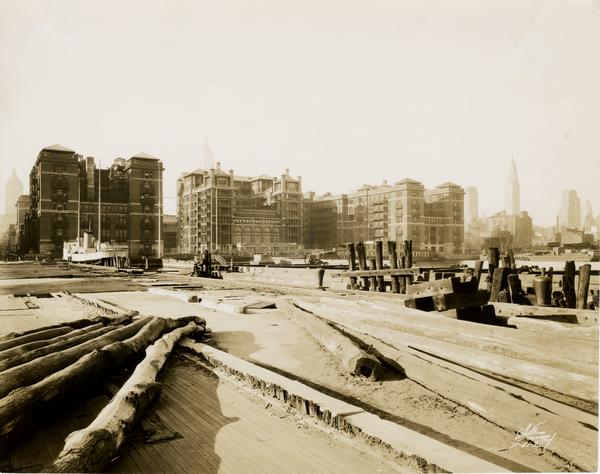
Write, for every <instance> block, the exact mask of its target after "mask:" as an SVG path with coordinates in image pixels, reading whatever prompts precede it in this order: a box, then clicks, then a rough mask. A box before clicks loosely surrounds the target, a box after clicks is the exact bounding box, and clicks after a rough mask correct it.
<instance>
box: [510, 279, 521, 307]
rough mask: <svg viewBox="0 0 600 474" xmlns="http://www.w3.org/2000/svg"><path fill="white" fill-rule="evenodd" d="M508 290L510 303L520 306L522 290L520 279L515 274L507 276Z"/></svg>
mask: <svg viewBox="0 0 600 474" xmlns="http://www.w3.org/2000/svg"><path fill="white" fill-rule="evenodd" d="M508 290H509V292H510V302H511V303H514V304H521V303H522V301H523V288H522V287H521V279H520V278H519V275H517V274H516V273H513V274H511V275H508Z"/></svg>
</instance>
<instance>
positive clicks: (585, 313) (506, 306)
mask: <svg viewBox="0 0 600 474" xmlns="http://www.w3.org/2000/svg"><path fill="white" fill-rule="evenodd" d="M494 307H495V308H496V314H497V315H499V316H500V315H502V316H528V317H536V316H540V317H547V318H550V319H552V317H553V316H556V318H555V319H554V320H555V321H559V322H571V323H574V324H580V325H584V326H597V324H598V312H597V311H591V310H586V309H574V308H573V309H569V308H549V307H544V306H523V305H516V304H510V303H494Z"/></svg>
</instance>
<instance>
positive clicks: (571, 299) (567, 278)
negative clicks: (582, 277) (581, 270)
mask: <svg viewBox="0 0 600 474" xmlns="http://www.w3.org/2000/svg"><path fill="white" fill-rule="evenodd" d="M562 284H563V293H564V295H565V300H566V303H567V308H574V307H575V303H576V296H575V262H574V261H573V260H567V261H566V262H565V273H564V274H563V277H562Z"/></svg>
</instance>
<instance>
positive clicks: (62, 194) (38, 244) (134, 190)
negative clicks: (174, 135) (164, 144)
mask: <svg viewBox="0 0 600 474" xmlns="http://www.w3.org/2000/svg"><path fill="white" fill-rule="evenodd" d="M162 173H163V166H162V162H161V161H160V160H159V159H158V158H155V157H153V156H151V155H148V154H145V153H140V154H138V155H135V156H133V157H131V158H129V159H128V160H125V159H123V158H117V159H116V160H114V162H113V163H112V165H111V166H110V167H109V168H106V169H101V168H99V167H96V165H95V161H94V158H93V157H87V158H83V157H82V156H81V155H78V154H76V153H75V152H74V151H73V150H70V149H68V148H65V147H63V146H61V145H54V146H50V147H46V148H44V149H43V150H42V151H40V153H39V155H38V158H37V160H36V162H35V165H34V166H33V168H32V170H31V173H30V176H29V178H30V179H29V181H30V199H31V207H30V212H29V215H28V217H27V218H26V219H25V223H24V228H25V233H26V234H29V235H28V236H27V239H26V240H27V241H28V242H30V246H29V248H28V249H27V250H28V252H30V253H35V254H40V255H44V256H53V257H60V256H62V250H63V242H64V241H66V240H75V239H77V238H79V237H82V236H83V232H85V231H89V232H91V233H93V235H94V236H95V237H96V238H97V239H99V240H100V241H102V242H111V243H116V244H127V245H128V247H129V257H130V259H131V261H132V262H136V261H139V260H141V259H144V258H148V259H152V258H160V257H161V256H162V248H161V246H162V245H161V235H160V233H161V224H162V222H161V220H162V219H161V213H162Z"/></svg>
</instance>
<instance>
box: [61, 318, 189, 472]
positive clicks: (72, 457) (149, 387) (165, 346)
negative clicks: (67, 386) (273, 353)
mask: <svg viewBox="0 0 600 474" xmlns="http://www.w3.org/2000/svg"><path fill="white" fill-rule="evenodd" d="M198 330H199V326H197V325H196V324H194V323H193V322H192V323H189V324H188V325H187V326H185V327H182V328H178V329H175V330H173V331H171V332H169V333H168V334H166V335H164V336H163V337H162V338H161V339H159V340H158V341H156V342H155V343H154V344H153V345H151V346H149V347H148V348H147V349H146V357H145V358H144V360H143V361H142V362H140V363H139V364H138V366H137V367H136V368H135V371H134V372H133V374H132V375H131V377H130V378H129V379H128V380H127V382H125V384H124V385H123V386H122V387H121V389H120V390H119V391H118V392H117V394H116V395H115V396H114V398H113V399H112V400H111V401H110V403H109V404H108V405H106V406H105V407H104V409H103V410H102V411H101V412H100V413H99V414H98V416H97V417H96V419H95V420H94V421H93V422H92V423H91V424H90V425H89V426H87V427H86V428H84V429H82V430H79V431H75V432H73V433H71V434H70V435H69V436H68V437H67V439H66V440H65V446H64V447H63V449H62V451H61V452H60V454H59V455H58V457H57V458H56V460H55V461H54V463H53V466H52V467H53V469H52V471H53V472H101V471H103V470H104V468H105V467H106V465H107V464H108V463H109V462H110V461H111V460H112V459H113V458H114V457H115V456H116V455H117V454H118V453H119V451H120V449H121V448H122V446H123V444H124V443H125V441H126V440H127V438H128V436H129V435H130V433H131V431H132V427H133V426H134V425H135V424H136V423H137V422H138V421H139V420H140V419H141V417H142V415H143V414H144V411H145V409H146V407H147V406H148V405H149V404H150V403H151V402H152V400H154V399H155V398H156V397H157V396H158V394H159V393H160V387H161V384H159V383H156V376H157V375H158V373H159V371H160V370H161V368H162V366H163V365H164V363H165V361H166V360H167V357H168V356H169V354H170V353H171V351H172V350H173V346H174V345H175V344H176V343H177V341H179V339H181V338H182V337H185V336H187V335H189V334H192V333H193V332H196V331H198Z"/></svg>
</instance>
